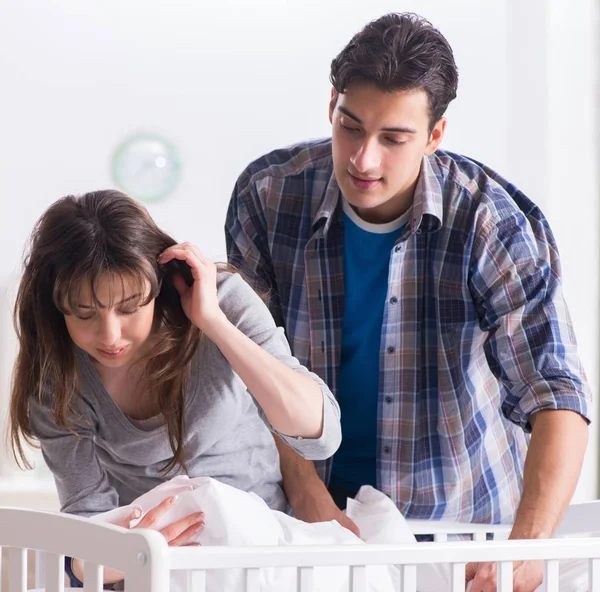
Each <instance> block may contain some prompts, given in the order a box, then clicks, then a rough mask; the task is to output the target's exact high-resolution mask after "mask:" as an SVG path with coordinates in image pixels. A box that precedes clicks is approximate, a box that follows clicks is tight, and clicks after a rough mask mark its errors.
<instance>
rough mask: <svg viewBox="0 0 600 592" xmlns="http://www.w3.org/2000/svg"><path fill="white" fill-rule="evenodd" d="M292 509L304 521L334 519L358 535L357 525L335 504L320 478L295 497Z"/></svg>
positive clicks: (327, 520)
mask: <svg viewBox="0 0 600 592" xmlns="http://www.w3.org/2000/svg"><path fill="white" fill-rule="evenodd" d="M319 484H320V485H319ZM292 510H293V511H294V516H296V518H298V519H299V520H304V522H329V521H331V520H336V521H337V522H338V523H339V524H340V525H341V526H343V527H344V528H347V529H348V530H349V531H350V532H353V533H354V534H355V535H356V536H358V537H360V531H359V529H358V526H356V524H354V522H353V521H352V520H350V518H348V516H346V514H344V512H342V510H340V509H339V508H338V507H337V506H336V505H335V502H334V501H333V498H332V497H331V495H330V494H329V492H328V491H327V489H326V487H325V485H324V484H323V482H322V481H320V480H319V482H318V483H314V484H313V486H312V487H309V488H307V489H306V490H305V491H304V493H303V495H301V496H297V497H296V499H295V503H294V504H292Z"/></svg>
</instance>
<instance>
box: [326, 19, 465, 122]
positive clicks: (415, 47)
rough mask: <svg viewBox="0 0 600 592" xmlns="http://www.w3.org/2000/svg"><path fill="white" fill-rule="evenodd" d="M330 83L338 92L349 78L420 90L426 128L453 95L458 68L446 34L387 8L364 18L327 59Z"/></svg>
mask: <svg viewBox="0 0 600 592" xmlns="http://www.w3.org/2000/svg"><path fill="white" fill-rule="evenodd" d="M330 79H331V83H332V84H333V87H334V88H335V90H336V91H337V92H338V93H344V92H346V90H347V89H348V87H349V86H350V85H351V84H352V83H353V82H368V83H371V84H374V85H375V86H377V87H378V88H380V89H381V90H384V91H387V92H392V91H397V90H408V91H410V90H423V91H425V92H426V93H427V96H428V97H429V127H430V129H432V128H433V126H434V125H435V123H436V122H437V121H438V120H439V119H440V117H442V115H443V114H444V113H445V111H446V108H447V107H448V104H449V103H450V101H452V100H453V99H454V98H455V97H456V88H457V85H458V70H457V68H456V63H455V62H454V55H453V53H452V48H451V47H450V44H449V43H448V41H447V40H446V38H445V37H444V36H443V35H442V34H441V33H440V32H439V31H438V30H437V29H436V28H435V27H433V25H432V24H431V23H430V22H429V21H427V20H426V19H424V18H422V17H420V16H419V15H416V14H413V13H390V14H386V15H384V16H382V17H380V18H378V19H377V20H374V21H372V22H371V23H369V24H368V25H367V26H366V27H365V28H364V29H362V31H360V32H359V33H357V34H356V35H355V36H354V37H353V38H352V39H351V41H350V43H348V45H347V46H346V47H344V49H342V51H341V52H340V53H339V55H338V56H337V57H336V58H335V59H334V60H333V61H332V62H331V74H330Z"/></svg>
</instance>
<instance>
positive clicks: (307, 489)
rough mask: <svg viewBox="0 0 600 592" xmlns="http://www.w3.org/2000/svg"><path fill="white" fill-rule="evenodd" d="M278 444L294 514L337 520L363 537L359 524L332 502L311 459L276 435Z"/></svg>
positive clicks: (308, 519)
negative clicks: (299, 453) (298, 452)
mask: <svg viewBox="0 0 600 592" xmlns="http://www.w3.org/2000/svg"><path fill="white" fill-rule="evenodd" d="M273 437H274V438H275V444H276V445H277V450H278V451H279V457H280V461H281V475H282V477H283V489H284V491H285V495H286V496H287V498H288V502H289V503H290V506H291V507H292V510H293V511H294V516H296V518H298V519H299V520H304V522H330V521H331V520H336V521H337V522H338V523H339V524H340V525H341V526H343V527H344V528H347V529H348V530H349V531H351V532H353V533H354V534H355V535H356V536H360V531H359V530H358V526H356V524H354V522H352V520H350V518H348V516H346V514H344V512H342V511H341V510H340V509H339V508H338V507H337V506H336V505H335V502H334V501H333V498H332V497H331V495H330V493H329V492H328V491H327V487H325V484H324V483H323V481H321V479H320V478H319V475H317V471H316V470H315V465H314V464H313V463H312V462H311V461H310V460H305V459H303V458H301V457H300V456H299V455H298V454H297V453H296V452H295V451H294V450H293V449H292V448H291V447H290V446H288V445H287V444H286V443H285V442H283V440H281V439H280V438H278V437H277V436H275V435H274V436H273Z"/></svg>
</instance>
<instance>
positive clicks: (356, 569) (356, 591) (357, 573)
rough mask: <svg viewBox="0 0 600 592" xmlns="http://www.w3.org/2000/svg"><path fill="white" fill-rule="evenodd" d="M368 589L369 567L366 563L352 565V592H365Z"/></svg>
mask: <svg viewBox="0 0 600 592" xmlns="http://www.w3.org/2000/svg"><path fill="white" fill-rule="evenodd" d="M366 589H367V568H366V567H365V566H364V565H355V566H352V567H350V592H365V590H366Z"/></svg>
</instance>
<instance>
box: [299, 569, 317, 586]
mask: <svg viewBox="0 0 600 592" xmlns="http://www.w3.org/2000/svg"><path fill="white" fill-rule="evenodd" d="M297 573H298V586H297V588H298V592H313V590H314V587H315V572H314V569H313V568H312V567H299V568H298V572H297Z"/></svg>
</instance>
